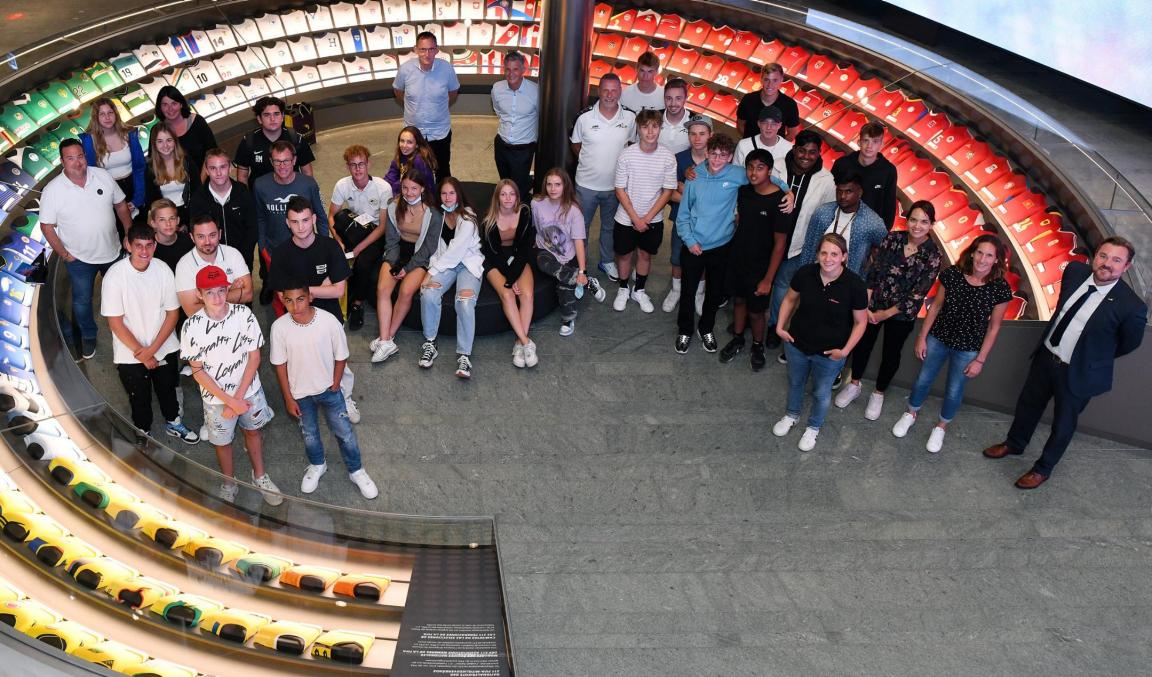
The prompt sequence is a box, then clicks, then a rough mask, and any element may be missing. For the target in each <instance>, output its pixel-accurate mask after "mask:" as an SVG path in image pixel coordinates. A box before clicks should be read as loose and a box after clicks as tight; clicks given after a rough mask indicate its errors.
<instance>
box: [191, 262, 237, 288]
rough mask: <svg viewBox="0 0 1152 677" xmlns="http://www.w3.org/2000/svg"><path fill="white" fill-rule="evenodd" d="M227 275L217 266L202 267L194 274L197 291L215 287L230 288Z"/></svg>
mask: <svg viewBox="0 0 1152 677" xmlns="http://www.w3.org/2000/svg"><path fill="white" fill-rule="evenodd" d="M231 286H232V283H231V282H229V281H228V274H227V273H225V272H224V271H223V270H221V269H220V267H219V266H204V267H203V268H201V269H200V270H199V272H197V273H196V288H197V289H215V288H216V287H231Z"/></svg>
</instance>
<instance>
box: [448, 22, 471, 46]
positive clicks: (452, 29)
mask: <svg viewBox="0 0 1152 677" xmlns="http://www.w3.org/2000/svg"><path fill="white" fill-rule="evenodd" d="M467 44H468V25H467V24H465V23H464V22H463V21H454V22H451V23H446V24H444V44H443V46H445V47H464V46H465V45H467Z"/></svg>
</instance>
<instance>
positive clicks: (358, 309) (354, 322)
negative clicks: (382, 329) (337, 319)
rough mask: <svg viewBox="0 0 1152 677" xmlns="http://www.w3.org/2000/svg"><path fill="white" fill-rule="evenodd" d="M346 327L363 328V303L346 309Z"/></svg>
mask: <svg viewBox="0 0 1152 677" xmlns="http://www.w3.org/2000/svg"><path fill="white" fill-rule="evenodd" d="M348 328H349V329H351V330H352V331H356V330H357V329H363V328H364V304H363V303H361V304H360V305H357V306H352V307H351V308H349V309H348Z"/></svg>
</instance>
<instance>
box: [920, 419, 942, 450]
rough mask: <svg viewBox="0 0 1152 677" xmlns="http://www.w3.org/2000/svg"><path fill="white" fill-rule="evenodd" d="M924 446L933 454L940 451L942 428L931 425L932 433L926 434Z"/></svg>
mask: <svg viewBox="0 0 1152 677" xmlns="http://www.w3.org/2000/svg"><path fill="white" fill-rule="evenodd" d="M924 448H925V449H927V450H928V451H930V452H932V453H933V454H938V453H940V450H941V449H943V448H944V429H943V428H941V427H940V426H938V425H937V426H932V434H931V435H929V436H928V444H926V445H924Z"/></svg>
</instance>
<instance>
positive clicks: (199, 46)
mask: <svg viewBox="0 0 1152 677" xmlns="http://www.w3.org/2000/svg"><path fill="white" fill-rule="evenodd" d="M180 39H181V40H183V41H184V46H185V47H187V48H188V52H189V53H190V54H191V55H192V58H193V59H199V58H202V57H205V56H210V55H211V54H213V53H215V52H216V51H217V50H216V46H215V45H213V44H212V38H211V37H210V36H209V35H208V33H207V31H200V30H190V31H188V32H187V33H183V34H181V35H180Z"/></svg>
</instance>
